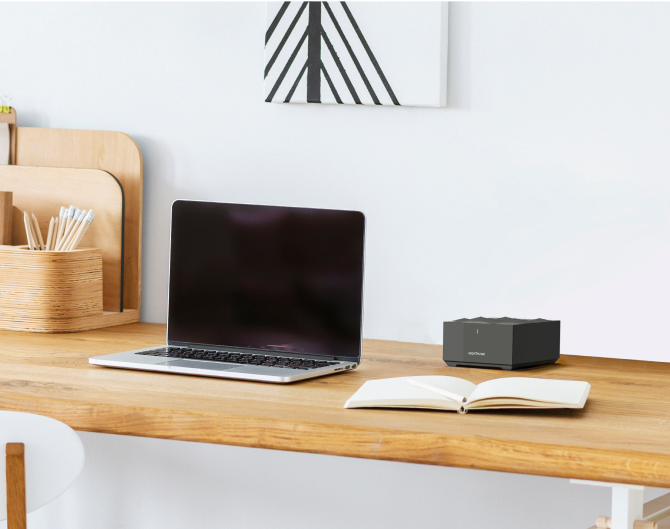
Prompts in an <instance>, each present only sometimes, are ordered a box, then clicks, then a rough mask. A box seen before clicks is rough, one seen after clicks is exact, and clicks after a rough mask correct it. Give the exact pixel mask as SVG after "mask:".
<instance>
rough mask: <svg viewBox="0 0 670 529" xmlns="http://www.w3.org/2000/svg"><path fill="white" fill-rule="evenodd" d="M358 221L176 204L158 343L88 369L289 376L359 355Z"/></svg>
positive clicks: (341, 365) (96, 360) (314, 212)
mask: <svg viewBox="0 0 670 529" xmlns="http://www.w3.org/2000/svg"><path fill="white" fill-rule="evenodd" d="M364 239H365V217H364V215H363V214H362V213H360V212H358V211H336V210H327V209H308V208H292V207H277V206H254V205H243V204H222V203H217V202H196V201H188V200H177V201H176V202H174V203H173V204H172V223H171V235H170V278H169V291H168V295H169V299H168V325H167V345H166V346H163V347H153V348H149V349H141V350H137V351H128V352H124V353H117V354H111V355H105V356H97V357H93V358H89V362H90V363H91V364H95V365H99V366H107V367H120V368H126V369H140V370H146V371H160V372H164V373H180V374H187V375H202V376H210V377H222V378H238V379H244V380H257V381H262V382H278V383H286V382H295V381H297V380H304V379H307V378H312V377H318V376H322V375H330V374H331V373H341V372H345V371H349V370H352V369H355V368H356V367H357V365H358V364H359V363H360V361H361V338H362V336H361V332H362V330H361V329H362V315H363V261H364Z"/></svg>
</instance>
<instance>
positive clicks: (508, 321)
mask: <svg viewBox="0 0 670 529" xmlns="http://www.w3.org/2000/svg"><path fill="white" fill-rule="evenodd" d="M544 321H553V320H543V319H542V318H537V319H534V320H521V319H519V318H507V317H503V318H484V317H483V316H480V317H479V318H461V319H460V320H453V322H452V323H497V324H503V325H522V324H524V323H540V322H544Z"/></svg>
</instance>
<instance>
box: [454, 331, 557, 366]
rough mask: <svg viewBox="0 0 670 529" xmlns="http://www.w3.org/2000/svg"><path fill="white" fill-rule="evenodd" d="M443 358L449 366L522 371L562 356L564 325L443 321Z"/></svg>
mask: <svg viewBox="0 0 670 529" xmlns="http://www.w3.org/2000/svg"><path fill="white" fill-rule="evenodd" d="M443 343H444V345H443V348H442V356H443V358H444V361H445V362H446V363H447V365H448V366H449V367H488V368H494V369H504V370H506V371H511V370H513V369H523V368H528V367H534V366H540V365H543V364H553V363H555V362H556V360H558V359H559V357H560V346H561V322H560V321H557V320H555V321H553V320H542V319H537V320H518V319H516V318H472V319H467V318H463V319H460V320H454V321H445V322H444V342H443Z"/></svg>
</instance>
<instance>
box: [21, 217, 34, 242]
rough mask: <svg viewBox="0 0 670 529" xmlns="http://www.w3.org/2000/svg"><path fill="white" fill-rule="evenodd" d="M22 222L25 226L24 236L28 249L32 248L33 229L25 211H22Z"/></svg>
mask: <svg viewBox="0 0 670 529" xmlns="http://www.w3.org/2000/svg"><path fill="white" fill-rule="evenodd" d="M23 224H24V225H25V227H26V238H27V239H28V249H29V250H34V249H35V245H34V244H33V230H32V229H31V228H30V217H29V216H28V212H27V211H24V212H23Z"/></svg>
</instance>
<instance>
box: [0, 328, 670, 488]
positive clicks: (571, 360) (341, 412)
mask: <svg viewBox="0 0 670 529" xmlns="http://www.w3.org/2000/svg"><path fill="white" fill-rule="evenodd" d="M164 343H165V326H164V325H157V324H147V323H136V324H131V325H123V326H119V327H111V328H107V329H98V330H93V331H87V332H81V333H76V334H63V335H38V334H29V333H19V332H10V331H0V409H4V410H14V411H25V412H31V413H38V414H41V415H47V416H49V417H53V418H55V419H59V420H61V421H63V422H65V423H67V424H69V425H70V426H71V427H72V428H74V429H76V430H82V431H90V432H103V433H111V434H120V435H136V436H143V437H156V438H163V439H179V440H184V441H196V442H206V443H218V444H230V445H238V446H249V447H257V448H271V449H277V450H293V451H298V452H310V453H319V454H332V455H341V456H350V457H362V458H369V459H385V460H390V461H405V462H411V463H422V464H430V465H445V466H454V467H463V468H474V469H482V470H494V471H502V472H516V473H523V474H536V475H544V476H557V477H565V478H579V479H588V480H597V481H609V482H618V483H634V484H638V485H647V486H655V487H666V488H670V384H669V382H670V364H664V363H654V362H641V361H632V360H614V359H604V358H589V357H579V356H567V355H564V356H562V358H561V360H560V361H559V363H558V364H556V365H553V366H545V367H541V368H538V369H533V370H530V371H522V372H516V373H508V372H503V371H491V370H476V369H465V368H449V367H447V366H446V365H445V364H444V362H443V361H442V358H441V356H442V355H441V347H440V346H435V345H423V344H413V343H400V342H388V341H379V340H366V341H365V342H364V353H363V362H362V364H361V366H360V367H359V368H358V369H357V370H356V371H353V372H351V373H345V374H340V375H334V376H330V377H323V378H316V379H312V380H308V381H304V382H298V383H295V384H291V385H271V384H262V383H255V382H244V381H235V380H225V379H211V378H202V377H193V376H182V375H169V374H160V373H146V372H140V371H127V370H120V369H110V368H104V367H98V366H92V365H90V364H88V357H89V356H99V355H103V354H109V353H115V352H120V351H127V350H131V349H139V348H142V347H148V346H152V345H161V344H164ZM410 375H453V376H458V377H461V378H465V379H468V380H470V381H472V382H474V383H479V382H482V381H484V380H488V379H491V378H498V377H505V376H534V377H546V378H560V379H569V380H586V381H587V382H589V383H590V384H591V386H592V389H591V394H590V396H589V400H588V402H587V404H586V407H585V408H584V409H583V410H547V411H539V410H535V411H533V410H529V411H525V410H504V411H503V410H497V411H488V412H486V411H479V412H471V413H468V414H467V415H458V414H456V413H452V412H440V411H405V410H363V409H357V410H345V409H343V408H342V406H343V405H344V402H345V401H346V400H347V399H348V398H349V397H350V396H351V395H352V394H353V393H354V392H355V391H356V390H357V389H358V388H359V387H360V386H361V384H363V382H365V381H366V380H369V379H376V378H386V377H394V376H410Z"/></svg>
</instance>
